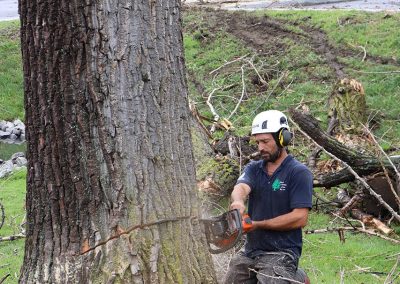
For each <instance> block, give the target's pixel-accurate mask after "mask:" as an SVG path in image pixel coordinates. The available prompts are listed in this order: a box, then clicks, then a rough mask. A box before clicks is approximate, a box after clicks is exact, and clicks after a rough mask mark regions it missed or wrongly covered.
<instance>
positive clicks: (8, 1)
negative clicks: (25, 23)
mask: <svg viewBox="0 0 400 284" xmlns="http://www.w3.org/2000/svg"><path fill="white" fill-rule="evenodd" d="M18 17H19V16H18V0H0V21H7V20H15V19H18Z"/></svg>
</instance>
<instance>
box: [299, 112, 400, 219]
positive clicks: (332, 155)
mask: <svg viewBox="0 0 400 284" xmlns="http://www.w3.org/2000/svg"><path fill="white" fill-rule="evenodd" d="M293 111H294V110H293ZM292 122H293V123H294V124H295V125H296V126H297V127H298V128H299V130H300V132H301V133H303V135H305V136H306V137H308V138H309V139H311V140H312V141H313V142H314V143H315V144H316V145H317V147H319V148H321V149H322V150H324V152H325V153H327V154H328V155H329V156H331V157H332V158H333V159H335V160H337V161H339V162H341V163H342V164H343V165H344V166H345V168H346V169H347V170H348V171H350V173H352V174H353V175H354V177H355V178H356V179H358V180H359V181H360V182H361V183H362V184H363V185H364V187H365V188H366V189H367V190H368V191H369V193H370V194H371V195H372V196H374V197H375V198H376V199H377V200H378V201H379V202H380V204H382V205H383V206H384V207H385V208H386V209H387V210H388V211H389V212H390V213H391V214H392V215H393V216H394V218H395V219H396V220H397V221H399V222H400V215H399V214H398V213H397V212H396V211H394V210H393V208H392V207H390V205H389V204H387V203H386V202H385V201H384V200H383V199H382V197H381V196H380V195H379V194H377V193H376V192H375V191H374V190H373V189H372V188H371V186H370V185H369V184H368V183H367V182H366V181H365V179H363V178H361V177H360V176H359V175H358V173H356V172H355V171H354V170H353V168H352V167H350V165H348V164H347V163H346V162H345V161H343V160H342V159H339V158H338V157H336V156H335V155H334V154H332V153H331V152H330V151H328V150H327V149H325V148H324V147H322V146H321V145H320V144H319V143H318V142H317V141H316V140H314V139H313V138H311V137H310V136H309V135H308V134H307V133H305V132H304V131H303V130H302V129H301V128H300V127H299V126H298V125H297V124H296V123H295V122H294V121H292ZM325 136H326V134H325ZM331 139H332V138H331ZM341 148H345V147H344V146H343V145H342V146H341ZM343 150H345V152H349V150H347V149H343Z"/></svg>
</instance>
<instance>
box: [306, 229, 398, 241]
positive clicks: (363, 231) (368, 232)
mask: <svg viewBox="0 0 400 284" xmlns="http://www.w3.org/2000/svg"><path fill="white" fill-rule="evenodd" d="M339 231H355V232H360V233H364V234H367V235H371V236H375V237H379V238H382V239H384V240H387V241H390V242H392V243H395V244H400V241H399V240H396V239H393V238H389V237H386V236H384V235H382V234H379V233H376V232H374V231H372V230H367V229H363V228H359V227H338V228H325V229H314V230H305V231H304V234H322V233H331V232H339Z"/></svg>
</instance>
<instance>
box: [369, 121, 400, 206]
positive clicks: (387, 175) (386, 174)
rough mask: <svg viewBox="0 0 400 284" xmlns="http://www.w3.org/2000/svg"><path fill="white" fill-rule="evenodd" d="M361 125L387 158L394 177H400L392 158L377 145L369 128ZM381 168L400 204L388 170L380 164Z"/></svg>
mask: <svg viewBox="0 0 400 284" xmlns="http://www.w3.org/2000/svg"><path fill="white" fill-rule="evenodd" d="M363 126H364V130H365V131H366V132H367V133H368V135H369V136H370V137H371V138H372V140H373V141H374V144H375V146H376V147H377V148H378V149H379V151H380V152H381V153H382V154H383V155H384V156H385V158H386V159H387V161H388V162H389V164H390V165H391V166H392V169H393V170H394V172H395V173H396V178H397V179H399V178H400V173H399V171H398V169H397V167H396V166H395V165H394V164H393V162H392V160H391V159H390V158H389V156H388V155H387V154H386V153H385V151H384V150H383V149H382V147H381V145H379V143H378V141H376V139H375V135H373V134H372V132H371V131H370V130H369V128H368V127H367V126H365V125H363ZM382 168H383V171H384V173H385V176H386V179H387V181H388V184H389V186H390V190H391V191H392V193H393V195H394V196H395V198H396V202H397V205H399V206H400V197H399V195H398V193H397V192H396V190H395V189H394V187H393V184H392V181H391V179H390V178H389V174H388V172H387V170H386V167H385V165H383V164H382Z"/></svg>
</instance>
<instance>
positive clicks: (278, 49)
mask: <svg viewBox="0 0 400 284" xmlns="http://www.w3.org/2000/svg"><path fill="white" fill-rule="evenodd" d="M206 17H207V19H208V21H207V22H208V25H209V28H210V30H211V31H214V32H216V31H217V30H219V29H224V30H225V31H227V32H228V33H230V34H232V35H233V36H235V37H236V38H238V39H239V40H241V41H242V42H244V43H245V45H246V46H248V47H251V48H252V49H253V50H254V51H255V52H256V53H258V54H267V55H268V56H273V55H278V54H280V53H282V52H285V49H286V48H287V46H286V45H285V43H284V41H282V39H284V38H286V39H290V40H292V41H293V42H301V43H302V44H304V45H305V46H310V48H311V50H313V52H314V53H316V54H317V55H319V56H320V57H321V58H324V59H325V61H326V63H327V64H328V65H329V66H330V68H331V69H332V70H333V71H334V73H335V74H336V77H337V78H343V77H345V76H346V74H345V71H344V70H345V67H346V65H345V64H344V63H342V62H341V61H340V60H339V58H346V57H352V58H357V57H360V60H361V59H362V57H363V55H362V54H360V50H359V49H352V48H350V47H346V46H340V48H339V47H336V46H333V45H332V44H331V43H330V42H329V39H328V38H327V36H326V34H325V32H324V31H322V30H321V29H318V28H314V27H312V26H311V25H309V24H308V23H307V21H308V19H307V18H305V19H304V20H303V21H298V22H290V21H284V20H278V19H275V18H271V17H266V16H264V17H255V16H254V15H250V14H249V13H247V12H244V11H236V12H231V11H226V10H223V9H211V8H207V9H206ZM288 26H296V27H297V28H298V30H300V31H298V32H294V31H293V30H291V29H288V28H287V27H288ZM365 60H367V61H370V62H374V63H377V64H391V65H394V66H400V62H398V61H397V60H395V59H393V58H384V57H379V56H372V55H368V54H367V55H366V57H365Z"/></svg>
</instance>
